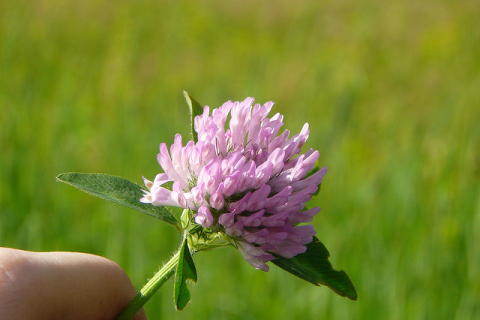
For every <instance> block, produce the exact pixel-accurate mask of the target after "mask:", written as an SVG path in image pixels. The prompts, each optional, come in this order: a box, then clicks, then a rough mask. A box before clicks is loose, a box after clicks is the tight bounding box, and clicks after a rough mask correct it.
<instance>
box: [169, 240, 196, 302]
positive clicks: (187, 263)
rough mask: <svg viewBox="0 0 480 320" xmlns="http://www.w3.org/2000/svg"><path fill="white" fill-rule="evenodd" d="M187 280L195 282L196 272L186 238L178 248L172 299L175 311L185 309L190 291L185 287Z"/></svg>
mask: <svg viewBox="0 0 480 320" xmlns="http://www.w3.org/2000/svg"><path fill="white" fill-rule="evenodd" d="M187 280H192V281H193V282H197V270H196V268H195V264H194V263H193V259H192V256H191V254H190V250H189V249H188V243H187V238H186V237H185V238H184V240H183V244H182V247H181V248H180V256H179V258H178V264H177V269H176V271H175V285H174V291H173V292H174V299H175V307H176V308H177V310H182V309H183V308H185V306H186V305H187V303H188V302H189V301H190V290H188V287H187V282H186V281H187Z"/></svg>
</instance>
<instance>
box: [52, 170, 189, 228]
mask: <svg viewBox="0 0 480 320" xmlns="http://www.w3.org/2000/svg"><path fill="white" fill-rule="evenodd" d="M57 180H58V181H61V182H64V183H67V184H69V185H71V186H74V187H76V188H79V189H80V190H82V191H84V192H86V193H89V194H91V195H94V196H97V197H99V198H102V199H105V200H108V201H111V202H115V203H118V204H121V205H124V206H127V207H129V208H132V209H135V210H138V211H140V212H143V213H146V214H148V215H151V216H153V217H156V218H158V219H160V220H163V221H165V222H167V223H169V224H171V225H173V226H175V227H176V228H177V229H180V224H179V222H178V220H177V219H176V218H175V216H174V215H173V214H172V212H171V211H170V210H169V209H168V208H167V207H155V206H152V205H151V204H147V203H141V202H140V201H139V200H140V198H141V197H143V195H144V193H143V192H142V187H141V186H140V185H138V184H136V183H134V182H132V181H129V180H127V179H125V178H121V177H116V176H111V175H107V174H103V173H76V172H70V173H62V174H60V175H59V176H58V177H57Z"/></svg>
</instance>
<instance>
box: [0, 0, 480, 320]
mask: <svg viewBox="0 0 480 320" xmlns="http://www.w3.org/2000/svg"><path fill="white" fill-rule="evenodd" d="M182 90H187V91H188V92H189V93H190V94H191V95H192V96H193V97H195V98H196V99H197V100H198V101H199V102H200V103H202V104H208V105H210V106H212V107H216V106H219V105H221V104H222V103H223V102H224V101H226V100H243V99H244V98H245V97H247V96H253V97H255V98H256V101H257V102H259V103H264V102H267V101H269V100H272V101H275V106H274V111H273V112H280V113H282V114H284V115H285V121H284V122H285V128H288V129H290V130H291V131H292V132H298V131H299V130H300V129H301V127H302V125H303V123H304V122H309V124H310V128H311V134H310V138H309V140H308V142H307V145H306V147H307V148H310V147H311V148H315V149H318V150H320V153H321V158H320V165H322V166H327V167H328V169H329V172H328V175H327V176H326V178H325V179H324V183H323V184H322V191H321V193H320V195H319V197H317V199H316V200H315V205H319V206H320V207H321V208H322V211H321V212H320V213H319V214H318V215H317V216H316V218H315V220H314V224H315V227H316V230H317V236H318V237H319V238H320V240H321V241H322V242H323V243H324V244H325V245H326V247H327V248H328V249H329V251H330V253H331V261H332V263H333V265H334V267H335V268H337V269H343V270H345V271H346V272H347V273H348V274H349V276H350V278H351V279H352V281H353V283H354V284H355V286H356V288H357V290H358V296H359V298H358V301H356V302H353V301H349V300H348V299H345V298H341V297H339V296H337V295H335V294H334V293H333V292H332V291H330V290H329V289H327V288H324V287H322V288H318V287H314V286H312V285H310V284H308V283H306V282H303V281H301V280H299V279H297V278H294V277H293V276H290V275H289V274H287V273H285V272H283V271H281V270H279V269H278V268H276V267H275V266H271V270H270V271H269V272H268V273H264V272H261V271H257V270H255V269H253V268H252V267H251V266H250V265H249V264H248V263H246V262H245V261H244V260H243V259H242V257H241V255H240V253H239V252H237V251H236V250H234V249H233V248H229V249H222V250H217V251H213V252H207V253H201V254H198V255H196V256H195V257H194V259H195V262H196V265H197V270H198V278H199V280H198V284H196V285H194V286H191V291H192V297H193V299H192V301H191V303H190V304H189V305H188V306H187V308H186V309H185V310H184V311H182V312H176V311H175V310H174V307H173V302H172V296H173V293H172V283H171V282H170V283H168V284H167V285H165V286H164V287H163V288H162V289H161V291H160V292H158V293H157V294H156V295H155V296H154V298H153V299H152V300H151V301H150V302H149V303H148V304H147V306H146V311H147V315H148V316H149V319H182V320H183V319H339V320H340V319H341V320H344V319H369V320H370V319H449V320H450V319H458V320H464V319H480V125H479V120H480V2H479V1H476V0H466V1H461V2H455V1H442V0H440V1H433V0H423V1H410V0H407V1H379V0H371V1H343V0H340V1H329V0H327V1H313V0H312V1H287V0H264V1H253V0H246V1H219V0H210V1H205V0H199V1H163V0H157V1H150V0H137V1H126V0H120V1H104V0H102V1H100V0H99V1H92V0H85V1H71V0H64V1H53V0H42V1H26V0H16V1H14V0H3V1H1V2H0V150H1V155H0V246H9V247H14V248H21V249H26V250H38V251H50V250H62V251H82V252H89V253H94V254H99V255H102V256H105V257H108V258H109V259H112V260H114V261H116V262H117V263H119V264H120V265H121V266H122V267H123V268H124V269H125V270H126V271H127V273H128V274H129V275H130V277H131V279H132V281H133V283H134V285H135V286H136V287H137V288H141V287H142V285H143V284H144V283H145V281H146V279H147V278H150V277H151V276H152V275H153V272H154V271H156V270H157V268H158V267H159V265H160V264H161V263H162V262H163V261H164V260H166V259H167V258H168V257H169V256H170V254H171V252H172V251H173V250H174V249H175V248H176V247H177V245H178V243H179V240H180V239H179V236H178V234H177V233H176V231H175V230H174V228H172V227H170V226H168V225H166V224H164V223H162V222H161V221H159V220H156V219H154V218H151V217H149V216H145V215H142V214H140V213H137V212H136V211H132V210H129V209H124V208H122V207H119V206H116V205H114V204H110V203H106V202H104V201H101V200H99V199H97V198H94V197H90V196H88V195H86V194H83V193H81V192H80V191H78V190H75V189H73V188H71V187H68V186H66V185H64V184H61V183H57V182H56V181H55V176H56V175H58V174H59V173H62V172H69V171H77V172H103V173H108V174H113V175H118V176H123V177H125V178H128V179H130V180H133V181H135V182H137V183H141V182H142V180H141V176H142V175H144V176H146V177H149V178H153V177H154V176H155V174H157V173H158V172H159V170H160V169H159V165H158V163H157V162H156V154H157V153H158V145H159V143H160V142H167V143H168V144H171V143H172V142H173V137H174V134H175V133H177V132H179V133H182V134H184V137H186V135H187V134H188V115H187V108H186V105H185V103H184V100H183V96H182Z"/></svg>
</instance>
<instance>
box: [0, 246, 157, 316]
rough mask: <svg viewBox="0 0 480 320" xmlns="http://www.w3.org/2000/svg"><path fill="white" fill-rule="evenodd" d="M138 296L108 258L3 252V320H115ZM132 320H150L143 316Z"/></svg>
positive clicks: (0, 303) (0, 265) (0, 298)
mask: <svg viewBox="0 0 480 320" xmlns="http://www.w3.org/2000/svg"><path fill="white" fill-rule="evenodd" d="M136 294H137V292H136V290H135V288H134V287H133V285H132V283H131V282H130V279H129V278H128V276H127V274H126V273H125V271H123V269H122V268H121V267H120V266H118V265H117V264H116V263H115V262H113V261H110V260H108V259H106V258H103V257H99V256H95V255H90V254H84V253H73V252H45V253H37V252H28V251H21V250H15V249H8V248H0V315H1V319H9V320H17V319H18V320H43V319H45V320H47V319H48V320H55V319H58V320H69V319H71V320H83V319H85V320H113V319H115V317H116V316H117V315H118V314H119V313H120V311H122V309H123V308H124V307H125V306H126V305H127V304H128V303H129V302H130V301H131V300H132V299H133V297H135V295H136ZM133 319H134V320H146V319H147V318H146V316H145V312H144V311H143V310H141V311H140V312H138V314H137V315H136V316H135V317H134V318H133Z"/></svg>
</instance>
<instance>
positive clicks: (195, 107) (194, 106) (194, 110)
mask: <svg viewBox="0 0 480 320" xmlns="http://www.w3.org/2000/svg"><path fill="white" fill-rule="evenodd" d="M183 95H184V96H185V100H186V101H187V104H188V107H189V110H190V117H191V118H190V121H191V122H190V128H191V133H192V139H193V141H194V142H195V143H196V142H197V141H198V136H197V132H196V131H195V128H194V121H195V117H196V116H199V115H201V114H202V113H203V107H202V106H201V105H200V104H199V103H198V102H197V101H196V100H195V99H193V98H192V97H191V96H190V95H189V94H188V92H187V91H183Z"/></svg>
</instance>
